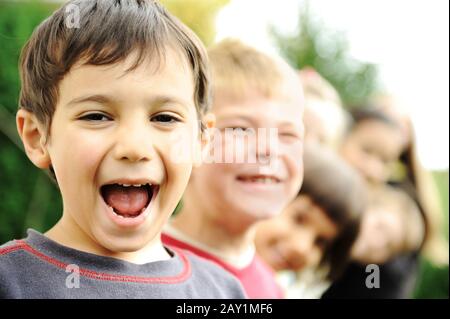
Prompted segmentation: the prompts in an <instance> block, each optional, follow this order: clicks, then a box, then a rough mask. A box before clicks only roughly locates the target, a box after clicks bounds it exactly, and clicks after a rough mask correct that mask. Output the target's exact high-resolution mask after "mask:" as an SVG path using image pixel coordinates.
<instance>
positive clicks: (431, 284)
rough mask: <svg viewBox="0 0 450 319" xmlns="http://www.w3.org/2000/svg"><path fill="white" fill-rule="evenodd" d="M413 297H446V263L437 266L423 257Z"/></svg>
mask: <svg viewBox="0 0 450 319" xmlns="http://www.w3.org/2000/svg"><path fill="white" fill-rule="evenodd" d="M420 266H421V267H420V275H419V277H418V282H417V285H416V289H415V291H414V295H413V296H414V298H416V299H448V265H447V266H445V267H437V266H435V265H433V264H432V263H430V262H429V261H427V260H425V259H423V260H421V264H420Z"/></svg>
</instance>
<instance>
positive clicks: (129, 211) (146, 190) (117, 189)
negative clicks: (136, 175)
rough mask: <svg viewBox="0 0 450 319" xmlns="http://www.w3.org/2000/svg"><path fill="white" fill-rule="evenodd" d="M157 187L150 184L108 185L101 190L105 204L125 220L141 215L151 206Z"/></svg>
mask: <svg viewBox="0 0 450 319" xmlns="http://www.w3.org/2000/svg"><path fill="white" fill-rule="evenodd" d="M156 191H157V186H155V185H150V184H142V185H141V184H136V185H130V184H116V183H115V184H107V185H103V186H102V187H101V188H100V193H101V195H102V197H103V200H104V201H105V203H106V204H107V205H108V206H109V207H111V208H112V209H113V211H114V213H115V214H116V215H118V216H120V217H123V218H135V217H137V216H139V215H141V214H142V213H143V212H144V211H145V209H146V208H147V207H148V205H149V204H150V201H151V200H152V198H153V194H154V193H155V192H156Z"/></svg>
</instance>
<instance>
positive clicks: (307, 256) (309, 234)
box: [256, 195, 338, 271]
mask: <svg viewBox="0 0 450 319" xmlns="http://www.w3.org/2000/svg"><path fill="white" fill-rule="evenodd" d="M337 234H338V229H337V226H336V225H335V224H334V223H333V221H332V220H331V219H330V218H329V217H328V216H327V214H326V213H325V212H324V211H323V209H322V208H321V207H320V206H318V205H316V204H315V203H314V202H313V201H312V200H311V199H310V197H309V196H307V195H300V196H298V197H297V198H296V199H295V200H294V201H293V202H292V203H290V204H289V205H288V207H287V208H286V209H285V210H284V211H283V213H282V214H281V215H280V216H278V217H276V218H274V219H271V220H268V221H264V222H261V223H260V224H259V225H258V228H257V232H256V249H257V252H258V254H259V255H260V256H261V257H262V258H263V259H264V260H265V261H266V262H267V263H268V264H269V265H270V266H271V267H272V268H273V269H275V270H276V271H279V270H295V271H297V270H300V269H302V268H304V267H316V266H318V265H319V263H320V261H321V259H322V256H323V253H324V251H325V248H326V247H327V246H328V245H330V244H331V242H332V241H333V240H334V238H336V236H337Z"/></svg>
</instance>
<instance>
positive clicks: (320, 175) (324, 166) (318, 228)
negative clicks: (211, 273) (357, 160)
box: [256, 142, 365, 298]
mask: <svg viewBox="0 0 450 319" xmlns="http://www.w3.org/2000/svg"><path fill="white" fill-rule="evenodd" d="M364 209H365V188H364V183H363V181H362V178H361V177H360V175H359V174H358V173H357V172H356V171H354V170H353V169H352V168H351V167H350V166H349V165H347V164H346V163H345V162H344V161H343V160H342V159H341V158H339V157H338V156H337V154H335V153H334V152H332V151H331V150H328V149H327V148H326V147H324V146H321V145H319V144H316V143H313V142H309V143H306V144H305V151H304V180H303V185H302V187H301V189H300V192H299V193H298V195H297V197H296V198H295V199H294V200H293V201H292V202H291V203H290V204H289V205H288V206H287V207H286V209H285V210H284V211H283V213H282V214H281V215H280V216H277V217H275V218H273V219H271V220H268V221H263V222H261V223H260V224H259V226H258V230H257V234H256V249H257V251H258V253H259V254H260V256H261V257H262V258H263V259H264V260H265V261H266V262H267V263H268V264H269V265H270V266H272V268H273V269H274V270H276V271H278V275H279V276H278V279H279V281H280V283H281V284H282V286H283V287H284V288H285V289H286V297H287V298H319V297H320V296H321V294H322V293H323V292H324V291H325V290H326V289H327V288H328V286H329V285H330V284H331V282H332V281H334V280H336V279H337V278H338V277H339V275H340V274H341V272H342V271H343V270H344V269H345V266H346V264H347V261H348V257H349V254H350V250H351V247H352V245H353V242H354V240H355V239H356V237H357V234H358V229H359V222H360V216H361V214H362V212H363V211H364Z"/></svg>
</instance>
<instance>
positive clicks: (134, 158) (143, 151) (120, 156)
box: [114, 126, 154, 162]
mask: <svg viewBox="0 0 450 319" xmlns="http://www.w3.org/2000/svg"><path fill="white" fill-rule="evenodd" d="M118 135H119V136H118V138H117V143H116V147H115V152H114V155H115V158H116V159H117V160H127V161H130V162H139V161H149V160H151V159H152V157H153V153H154V149H153V144H152V141H151V140H152V139H151V138H150V137H149V136H148V134H145V132H144V130H142V129H140V128H139V127H136V126H134V127H128V128H126V129H122V131H121V132H119V134H118Z"/></svg>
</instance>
